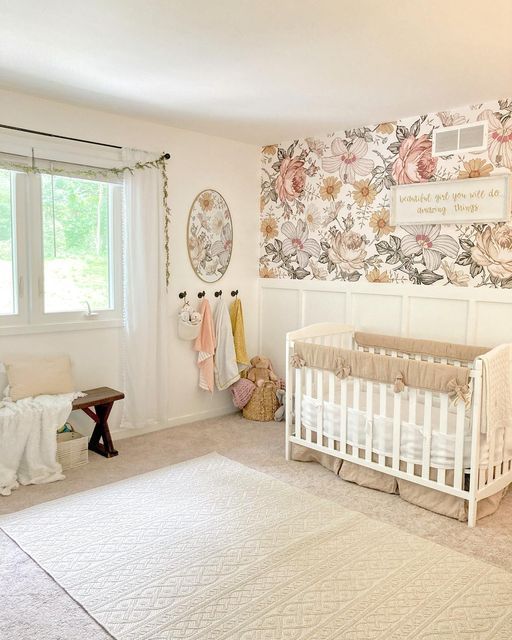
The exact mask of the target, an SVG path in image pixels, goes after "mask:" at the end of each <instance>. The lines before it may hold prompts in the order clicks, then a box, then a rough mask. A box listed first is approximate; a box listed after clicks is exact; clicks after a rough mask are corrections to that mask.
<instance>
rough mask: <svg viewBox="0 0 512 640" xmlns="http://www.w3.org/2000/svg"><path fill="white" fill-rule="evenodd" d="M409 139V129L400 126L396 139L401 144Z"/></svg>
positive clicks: (397, 129)
mask: <svg viewBox="0 0 512 640" xmlns="http://www.w3.org/2000/svg"><path fill="white" fill-rule="evenodd" d="M407 137H409V129H408V128H407V127H404V126H402V125H398V126H397V128H396V139H397V140H398V141H399V142H402V141H403V140H405V139H406V138H407Z"/></svg>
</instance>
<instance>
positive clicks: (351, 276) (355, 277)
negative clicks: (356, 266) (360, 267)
mask: <svg viewBox="0 0 512 640" xmlns="http://www.w3.org/2000/svg"><path fill="white" fill-rule="evenodd" d="M360 277H361V274H360V273H359V272H357V271H353V272H352V273H349V274H348V276H347V280H348V281H349V282H357V281H358V280H359V278H360Z"/></svg>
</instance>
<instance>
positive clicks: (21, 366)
mask: <svg viewBox="0 0 512 640" xmlns="http://www.w3.org/2000/svg"><path fill="white" fill-rule="evenodd" d="M4 365H5V371H6V373H7V381H8V383H9V397H10V398H11V399H12V400H14V401H16V400H22V399H23V398H29V397H33V396H40V395H56V394H59V393H72V392H73V391H75V385H74V382H73V376H72V375H71V360H70V359H69V356H56V357H46V358H16V359H15V358H13V359H8V358H7V359H4Z"/></svg>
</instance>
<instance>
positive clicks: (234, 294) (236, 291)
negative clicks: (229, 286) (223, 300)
mask: <svg viewBox="0 0 512 640" xmlns="http://www.w3.org/2000/svg"><path fill="white" fill-rule="evenodd" d="M237 295H238V289H235V290H234V291H232V292H231V296H232V297H233V298H235V297H236V296H237Z"/></svg>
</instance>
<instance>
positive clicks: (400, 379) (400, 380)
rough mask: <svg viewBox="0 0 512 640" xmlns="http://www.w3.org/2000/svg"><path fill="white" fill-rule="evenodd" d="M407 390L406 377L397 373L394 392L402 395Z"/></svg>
mask: <svg viewBox="0 0 512 640" xmlns="http://www.w3.org/2000/svg"><path fill="white" fill-rule="evenodd" d="M404 389H405V382H404V375H403V373H397V375H396V377H395V382H394V385H393V391H394V392H395V393H401V392H402V391H403V390H404Z"/></svg>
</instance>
